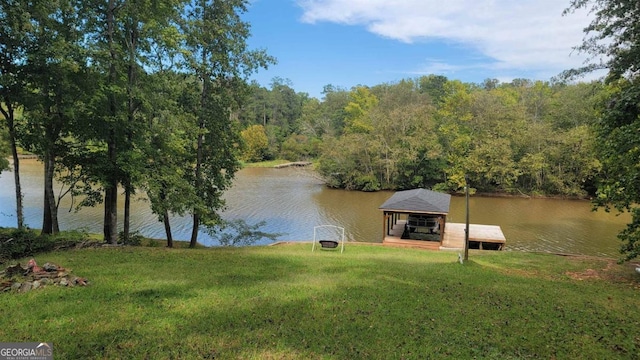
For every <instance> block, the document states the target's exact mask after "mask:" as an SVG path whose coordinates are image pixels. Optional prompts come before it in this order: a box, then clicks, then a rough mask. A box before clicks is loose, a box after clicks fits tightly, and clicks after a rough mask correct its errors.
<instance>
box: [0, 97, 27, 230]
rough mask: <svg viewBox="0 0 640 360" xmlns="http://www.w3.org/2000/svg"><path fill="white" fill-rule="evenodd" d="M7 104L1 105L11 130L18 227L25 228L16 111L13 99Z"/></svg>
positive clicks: (0, 109) (10, 139)
mask: <svg viewBox="0 0 640 360" xmlns="http://www.w3.org/2000/svg"><path fill="white" fill-rule="evenodd" d="M6 106H7V108H6V109H5V108H3V107H1V106H0V112H1V113H2V115H4V118H5V119H6V121H7V129H8V130H9V142H10V144H11V155H12V157H13V181H14V184H15V190H16V218H17V220H18V224H17V225H18V229H22V228H24V212H23V207H22V186H21V184H20V158H19V157H18V146H17V144H16V137H17V134H16V128H15V118H14V116H15V111H14V109H13V105H12V104H11V101H7V102H6Z"/></svg>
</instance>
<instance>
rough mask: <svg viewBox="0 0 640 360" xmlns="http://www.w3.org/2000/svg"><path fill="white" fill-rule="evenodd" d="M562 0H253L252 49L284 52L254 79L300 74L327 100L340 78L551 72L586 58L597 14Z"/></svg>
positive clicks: (300, 87) (301, 82)
mask: <svg viewBox="0 0 640 360" xmlns="http://www.w3.org/2000/svg"><path fill="white" fill-rule="evenodd" d="M567 5H568V0H567V1H562V0H253V1H252V3H251V5H250V7H249V11H248V12H247V13H246V14H245V15H244V19H245V20H246V21H248V22H249V23H250V24H251V32H252V37H251V38H250V39H249V46H250V47H251V48H254V49H255V48H263V49H266V50H267V52H268V53H269V54H270V55H272V56H275V57H276V58H277V59H278V63H277V65H272V66H270V68H269V69H268V70H264V69H262V70H260V71H259V72H258V73H257V74H255V75H254V76H253V77H252V79H254V80H256V81H258V82H259V83H260V84H261V85H262V86H265V87H269V84H270V83H271V81H272V79H273V78H275V77H280V78H283V79H288V80H289V81H291V86H292V87H293V88H294V89H295V90H296V91H298V92H306V93H309V95H311V96H314V97H317V98H321V97H322V94H321V93H322V89H323V87H324V86H325V85H327V84H331V85H334V86H337V87H342V88H345V89H350V88H351V87H353V86H355V85H370V86H371V85H376V84H381V83H388V82H396V81H399V80H401V79H406V78H415V77H418V76H421V75H428V74H436V75H444V76H446V77H448V78H449V79H458V80H462V81H465V82H482V81H483V80H484V79H487V78H495V79H498V80H500V81H511V80H512V79H514V78H527V79H532V80H549V79H550V78H551V77H553V76H555V75H557V74H559V73H560V72H561V71H562V70H565V69H568V68H571V67H577V66H580V65H581V64H582V63H583V62H584V60H585V58H586V57H585V56H584V55H583V54H578V53H576V52H574V51H572V47H574V46H576V45H578V44H579V43H580V42H581V40H582V38H583V35H584V34H583V33H582V29H583V28H584V27H585V26H586V25H587V24H588V22H589V14H588V13H587V12H586V11H580V12H577V13H574V14H571V15H568V16H562V11H563V9H564V8H565V7H566V6H567Z"/></svg>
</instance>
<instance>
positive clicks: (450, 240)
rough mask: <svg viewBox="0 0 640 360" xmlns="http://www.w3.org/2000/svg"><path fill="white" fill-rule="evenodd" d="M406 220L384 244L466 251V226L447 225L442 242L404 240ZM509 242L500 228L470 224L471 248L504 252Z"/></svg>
mask: <svg viewBox="0 0 640 360" xmlns="http://www.w3.org/2000/svg"><path fill="white" fill-rule="evenodd" d="M404 223H405V221H404V220H399V221H398V223H397V224H396V225H395V226H394V227H393V229H392V230H391V235H387V236H385V237H384V240H383V241H382V243H383V244H384V245H389V246H398V247H411V248H420V249H429V250H464V232H465V228H466V224H460V223H447V224H446V225H445V232H444V238H443V240H442V242H439V241H426V240H409V239H402V238H401V236H402V231H403V230H404ZM506 242H507V240H506V239H505V237H504V234H503V233H502V229H500V226H496V225H478V224H469V248H470V249H480V250H503V249H504V246H505V243H506Z"/></svg>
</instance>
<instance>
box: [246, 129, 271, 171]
mask: <svg viewBox="0 0 640 360" xmlns="http://www.w3.org/2000/svg"><path fill="white" fill-rule="evenodd" d="M240 137H241V138H242V142H243V144H244V149H243V152H242V160H244V161H249V162H258V161H262V160H264V159H265V155H266V152H267V150H268V148H269V139H268V138H267V134H266V132H265V129H264V126H262V125H251V126H249V127H248V128H246V129H244V130H242V131H241V132H240Z"/></svg>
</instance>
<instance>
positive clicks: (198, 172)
mask: <svg viewBox="0 0 640 360" xmlns="http://www.w3.org/2000/svg"><path fill="white" fill-rule="evenodd" d="M206 9H207V6H206V2H205V1H204V0H203V1H202V18H203V20H204V19H205V18H206ZM207 54H208V52H207V50H206V48H203V49H202V64H206V63H207V62H206V60H207ZM201 76H202V93H201V94H200V114H199V116H198V122H199V124H198V125H199V129H200V131H199V132H198V143H197V145H196V146H197V148H196V168H195V176H196V179H195V182H196V183H195V186H196V189H200V188H201V187H202V152H203V149H202V147H203V146H204V129H205V119H204V118H205V116H204V112H205V111H204V110H205V109H206V107H207V96H208V92H209V75H208V74H207V72H206V71H203V72H202V74H201ZM199 228H200V214H199V213H198V210H197V209H196V210H194V212H193V228H192V229H191V240H190V241H189V247H190V248H195V247H196V245H197V243H198V230H199Z"/></svg>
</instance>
